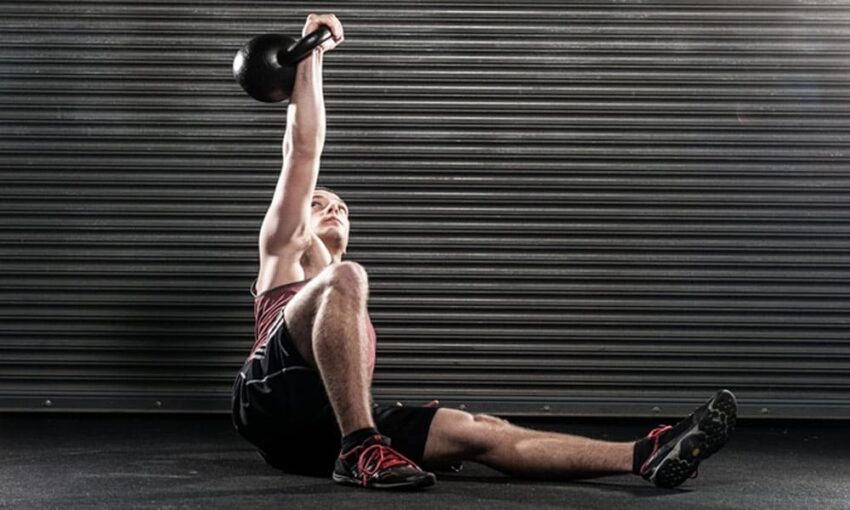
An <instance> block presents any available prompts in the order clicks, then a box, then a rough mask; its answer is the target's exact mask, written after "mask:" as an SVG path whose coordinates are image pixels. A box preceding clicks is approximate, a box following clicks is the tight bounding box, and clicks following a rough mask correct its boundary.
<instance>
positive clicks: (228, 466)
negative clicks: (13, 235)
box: [0, 414, 850, 510]
mask: <svg viewBox="0 0 850 510" xmlns="http://www.w3.org/2000/svg"><path fill="white" fill-rule="evenodd" d="M513 421H514V422H519V423H521V424H523V425H527V426H535V427H538V428H547V429H551V430H559V431H563V432H571V433H579V434H583V435H588V436H591V437H596V438H604V439H614V440H620V439H631V438H633V437H635V436H637V435H640V434H642V433H644V432H645V431H646V429H647V427H651V425H652V424H650V423H648V422H640V421H630V422H628V423H615V422H612V421H610V420H609V421H587V420H584V421H578V422H575V421H573V422H569V421H567V420H563V421H547V422H540V421H538V422H530V421H521V420H513ZM0 459H2V460H0V507H3V508H25V509H39V508H62V509H69V508H116V509H123V508H203V509H215V508H221V509H237V508H285V509H295V508H324V509H327V510H330V509H337V508H363V509H366V508H368V509H370V510H371V509H375V508H399V507H403V508H410V509H417V508H421V509H427V510H436V509H443V508H464V509H475V508H480V509H488V510H490V509H507V508H525V509H530V508H559V509H573V508H583V509H584V508H588V509H596V508H599V509H610V508H627V509H629V510H638V509H643V508H646V509H653V510H659V509H664V508H675V509H687V508H699V509H721V508H724V509H725V508H729V509H733V508H734V509H756V508H765V509H792V508H793V509H819V510H820V509H832V508H835V509H839V508H841V509H850V424H848V423H847V422H843V423H841V422H820V423H811V422H805V423H801V422H797V423H794V422H785V423H783V422H758V421H755V422H753V421H750V422H747V421H743V422H741V423H740V424H739V427H738V431H737V433H736V435H735V437H734V438H733V440H732V441H731V442H730V443H729V445H727V447H726V448H725V449H724V450H722V451H721V452H719V453H718V454H717V455H716V456H715V457H712V458H711V459H710V460H708V461H707V462H706V463H705V464H703V465H702V469H701V470H700V476H699V478H698V479H696V480H689V481H688V482H686V483H685V484H684V485H683V486H681V487H680V488H678V489H672V490H662V489H656V488H654V487H652V486H651V485H649V484H647V483H646V482H644V481H643V480H642V479H640V478H638V477H635V476H630V475H627V476H617V477H610V478H605V479H597V480H592V481H585V482H534V481H521V480H513V479H509V478H506V477H503V476H501V475H499V474H498V473H496V472H494V471H491V470H489V469H488V468H485V467H483V466H478V465H467V466H466V469H464V471H463V472H461V473H459V474H451V475H449V474H446V475H442V476H440V477H439V482H438V483H437V485H436V486H434V487H432V488H430V489H427V490H425V491H423V492H418V493H377V492H374V491H364V490H361V489H351V488H346V487H341V486H337V485H335V484H333V483H332V482H331V481H329V480H325V479H317V478H307V477H300V476H291V475H282V474H280V473H279V472H277V471H275V470H273V469H272V468H269V467H266V465H265V464H264V463H263V462H262V461H261V460H260V458H259V457H258V456H257V455H256V454H255V453H254V452H253V451H252V449H251V448H250V446H249V445H248V444H247V443H245V442H244V441H243V440H242V439H241V438H240V437H239V436H237V435H236V433H235V432H234V431H233V429H232V428H231V425H230V421H229V418H228V417H226V416H154V415H118V416H104V415H45V414H42V415H14V414H7V415H0Z"/></svg>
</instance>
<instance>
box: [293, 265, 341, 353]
mask: <svg viewBox="0 0 850 510" xmlns="http://www.w3.org/2000/svg"><path fill="white" fill-rule="evenodd" d="M331 267H332V266H329V267H327V268H325V269H324V270H323V271H322V272H321V273H319V274H318V275H316V277H315V278H313V279H312V280H310V281H309V282H308V283H307V285H305V286H304V287H303V288H302V289H301V290H299V291H298V293H297V294H295V296H294V297H293V298H292V299H291V300H290V301H289V302H288V303H287V304H286V308H284V310H283V319H284V324H285V325H286V326H285V327H286V329H287V330H288V332H289V335H290V338H291V340H292V343H293V344H294V345H295V348H296V349H297V350H298V353H299V354H300V355H301V357H302V358H304V360H305V361H306V362H307V364H308V365H310V366H311V367H313V368H316V367H317V365H316V357H315V355H314V354H313V324H314V322H315V320H316V312H317V310H318V308H319V304H320V303H321V300H322V295H323V294H324V292H325V290H326V289H327V288H328V283H329V281H328V280H329V276H330V269H331Z"/></svg>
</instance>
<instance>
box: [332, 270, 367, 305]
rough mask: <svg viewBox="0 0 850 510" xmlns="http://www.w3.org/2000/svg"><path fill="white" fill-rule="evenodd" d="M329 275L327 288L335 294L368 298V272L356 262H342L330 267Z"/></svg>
mask: <svg viewBox="0 0 850 510" xmlns="http://www.w3.org/2000/svg"><path fill="white" fill-rule="evenodd" d="M327 270H328V275H327V286H328V288H330V289H332V290H333V291H335V292H341V293H344V294H348V295H351V296H356V297H361V298H363V299H366V298H368V294H369V277H368V276H367V275H366V270H365V269H364V268H363V266H361V265H360V264H358V263H356V262H347V261H346V262H340V263H338V264H334V265H332V266H330V267H329V268H328V269H327Z"/></svg>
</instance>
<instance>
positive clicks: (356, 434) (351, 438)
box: [342, 427, 380, 452]
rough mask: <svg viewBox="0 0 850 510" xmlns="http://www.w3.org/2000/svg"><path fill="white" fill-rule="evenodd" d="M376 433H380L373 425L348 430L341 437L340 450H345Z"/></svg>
mask: <svg viewBox="0 0 850 510" xmlns="http://www.w3.org/2000/svg"><path fill="white" fill-rule="evenodd" d="M376 435H380V432H378V429H376V428H375V427H364V428H362V429H357V430H355V431H353V432H350V433H349V434H346V435H345V436H344V437H343V438H342V451H343V452H347V451H349V450H351V449H352V448H354V447H356V446H358V445H360V444H361V443H363V441H365V440H367V439H369V438H370V437H372V436H376Z"/></svg>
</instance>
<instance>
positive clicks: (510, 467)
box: [423, 408, 634, 479]
mask: <svg viewBox="0 0 850 510" xmlns="http://www.w3.org/2000/svg"><path fill="white" fill-rule="evenodd" d="M633 452H634V443H633V442H628V443H615V442H609V441H598V440H595V439H589V438H586V437H580V436H573V435H568V434H558V433H554V432H544V431H538V430H532V429H527V428H522V427H518V426H515V425H512V424H510V423H508V422H506V421H505V420H501V419H499V418H495V417H493V416H488V415H481V414H478V415H472V414H469V413H466V412H463V411H458V410H456V409H447V408H443V409H440V410H439V411H437V414H436V415H435V416H434V421H433V422H432V423H431V429H430V431H429V432H428V439H427V442H426V443H425V454H424V457H423V465H424V466H426V467H431V468H438V467H443V466H446V465H450V464H452V463H456V462H458V461H462V460H469V461H475V462H480V463H482V464H485V465H487V466H490V467H492V468H494V469H497V470H499V471H501V472H503V473H507V474H510V475H513V476H521V477H528V478H549V479H574V478H591V477H596V476H605V475H613V474H624V473H631V471H632V456H633Z"/></svg>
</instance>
